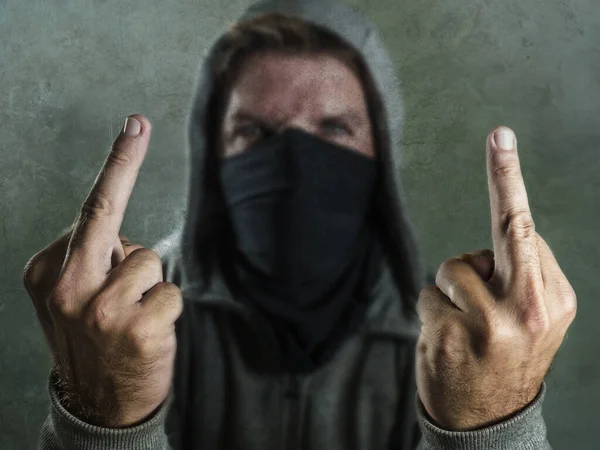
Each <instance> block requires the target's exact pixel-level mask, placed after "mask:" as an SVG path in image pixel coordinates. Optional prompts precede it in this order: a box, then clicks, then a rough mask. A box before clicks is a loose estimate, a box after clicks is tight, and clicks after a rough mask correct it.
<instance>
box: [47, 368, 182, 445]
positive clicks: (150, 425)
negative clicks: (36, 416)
mask: <svg viewBox="0 0 600 450" xmlns="http://www.w3.org/2000/svg"><path fill="white" fill-rule="evenodd" d="M48 390H49V393H50V403H51V410H50V414H49V415H48V417H47V418H46V421H45V422H44V424H43V425H42V431H41V435H40V439H39V443H38V444H39V445H38V448H39V449H40V450H75V449H77V450H106V449H113V448H114V449H116V448H126V449H128V450H138V449H139V450H176V449H173V448H172V447H171V446H170V444H169V443H168V441H167V436H166V433H165V426H164V425H165V421H166V416H167V412H168V411H169V409H170V407H171V404H172V400H173V397H172V394H171V395H169V397H168V398H167V400H166V401H165V402H164V403H163V405H162V406H161V408H160V409H159V410H158V411H157V412H156V413H155V415H154V416H153V417H151V418H150V419H149V420H148V421H146V422H144V423H143V424H141V425H138V426H135V427H131V428H119V429H113V428H102V427H98V426H95V425H90V424H88V423H85V422H83V421H82V420H80V419H78V418H77V417H75V416H74V415H72V414H70V413H69V412H68V411H67V410H66V409H65V408H64V407H63V406H62V404H61V403H60V401H59V399H58V392H57V390H56V380H55V379H54V375H53V373H52V372H51V374H50V377H49V382H48Z"/></svg>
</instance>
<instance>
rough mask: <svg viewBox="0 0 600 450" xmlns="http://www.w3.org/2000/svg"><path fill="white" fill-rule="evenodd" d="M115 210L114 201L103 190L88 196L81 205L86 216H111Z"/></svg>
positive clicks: (82, 212) (82, 213) (83, 214)
mask: <svg viewBox="0 0 600 450" xmlns="http://www.w3.org/2000/svg"><path fill="white" fill-rule="evenodd" d="M114 210H115V205H114V203H113V201H112V200H111V199H110V198H109V197H107V196H106V195H104V194H102V193H101V192H95V193H94V194H92V195H90V196H88V198H87V199H86V200H85V202H84V203H83V205H82V207H81V215H82V216H83V217H84V218H85V219H88V218H97V217H98V218H101V217H106V216H110V215H111V214H112V213H113V211H114Z"/></svg>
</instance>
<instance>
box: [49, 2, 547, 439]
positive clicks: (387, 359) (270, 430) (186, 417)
mask: <svg viewBox="0 0 600 450" xmlns="http://www.w3.org/2000/svg"><path fill="white" fill-rule="evenodd" d="M267 11H279V12H285V13H292V14H295V15H297V16H300V17H302V18H304V19H308V20H311V21H313V22H316V23H318V24H320V25H324V26H326V27H328V28H329V29H331V30H332V31H334V32H337V33H338V34H340V35H341V36H342V37H344V38H345V39H346V40H347V41H349V42H350V43H351V44H353V45H354V46H355V47H356V48H357V49H358V50H359V51H360V52H361V53H362V55H363V57H364V59H365V61H366V63H367V64H368V65H369V67H370V70H371V72H372V74H373V76H374V78H375V82H376V84H377V88H378V90H379V92H380V94H381V98H382V101H383V104H384V106H385V114H383V115H382V117H381V118H380V120H385V121H386V123H387V131H381V130H385V128H386V127H377V128H378V129H379V130H380V131H379V132H380V133H383V135H382V137H383V140H382V142H384V144H383V145H382V147H383V148H382V149H378V151H379V154H380V157H381V162H382V166H381V167H382V169H383V170H382V174H381V176H383V177H384V180H385V182H384V184H385V186H386V188H385V189H386V195H387V198H388V201H389V204H388V205H387V209H388V215H387V217H388V218H389V222H390V223H389V224H387V226H388V233H387V236H386V237H382V238H381V239H382V242H383V244H384V248H385V249H386V252H387V254H386V260H385V263H384V266H383V271H382V275H381V277H380V279H379V281H378V282H377V283H376V286H375V287H374V289H373V292H372V295H373V300H372V302H371V306H370V309H369V311H368V314H367V317H366V318H365V321H364V324H363V326H362V327H361V328H360V330H359V331H358V332H356V333H355V334H354V335H352V336H351V337H350V338H348V339H347V340H346V341H345V342H344V343H343V344H342V345H341V347H340V348H339V349H338V351H337V353H336V355H335V356H334V357H333V359H332V360H331V361H330V362H328V363H326V364H325V365H324V366H322V367H320V368H318V369H316V370H315V371H313V372H311V373H308V374H304V375H295V376H291V375H288V374H282V373H269V372H266V371H264V370H260V367H261V364H262V362H261V361H262V359H263V358H264V354H263V353H264V352H262V348H261V345H262V343H261V342H260V340H259V339H257V337H256V336H257V335H256V333H254V332H253V326H255V324H256V320H255V318H254V317H253V315H252V313H251V312H249V311H248V310H247V309H246V308H244V307H243V305H242V304H241V303H239V302H237V301H235V299H234V298H233V297H232V295H231V293H230V291H229V289H228V287H227V285H226V283H225V282H224V281H223V277H222V275H221V274H220V273H219V272H218V271H217V272H215V273H214V274H213V275H212V278H211V283H204V282H203V281H202V277H200V276H199V273H200V267H199V263H198V255H197V254H196V248H197V246H196V245H195V242H196V239H197V238H196V235H197V233H196V229H197V226H198V223H199V222H198V219H199V217H198V216H199V214H198V210H199V205H200V204H201V203H202V199H203V196H205V195H209V194H207V193H206V192H204V190H203V184H202V180H201V177H200V176H199V174H202V173H203V172H202V169H203V164H204V156H205V153H206V152H205V145H204V142H205V139H204V136H205V134H204V130H203V129H202V127H201V126H200V124H201V123H202V116H203V114H204V113H205V110H206V107H207V102H208V99H209V93H210V91H211V86H212V81H211V79H210V76H209V75H208V68H207V61H208V60H209V59H210V57H211V55H212V54H213V53H214V51H215V46H214V45H213V47H212V49H211V51H210V52H209V54H208V55H207V59H206V60H205V61H203V62H202V64H201V65H200V68H199V76H198V78H197V86H196V94H195V97H194V101H193V108H192V112H191V114H190V118H189V124H188V128H189V147H188V152H189V153H188V157H189V167H188V169H189V170H188V183H187V185H188V207H187V212H186V214H185V221H184V223H183V225H182V226H181V228H180V229H178V230H176V231H175V232H174V233H173V234H172V235H170V236H169V237H167V238H165V239H164V240H162V241H161V242H160V243H158V244H157V245H156V246H155V247H154V250H155V251H156V252H157V253H158V254H159V255H160V256H161V258H162V261H163V271H164V279H165V281H169V282H173V283H175V284H177V285H178V286H179V287H180V289H181V291H182V293H183V298H184V311H183V313H182V314H181V316H180V318H179V319H178V321H177V323H176V333H177V343H178V346H177V357H176V361H175V375H174V381H173V387H172V389H171V393H170V395H169V397H168V399H167V401H166V402H165V403H164V404H163V406H162V408H161V409H160V410H159V411H158V412H157V413H156V414H155V415H154V416H153V417H152V418H150V419H149V420H148V421H147V422H145V423H144V424H141V425H138V426H135V427H131V428H126V429H106V428H101V427H97V426H92V425H89V424H86V423H84V422H82V421H81V420H79V419H77V418H76V417H74V416H72V415H71V414H69V413H68V412H67V411H66V410H65V409H64V408H63V407H62V405H61V404H60V402H59V400H58V397H57V392H56V388H55V386H54V382H55V381H56V380H54V379H53V378H52V375H51V376H50V377H49V382H48V389H49V396H50V402H51V411H50V414H49V416H48V418H47V420H46V421H45V422H44V425H43V428H42V432H41V436H40V448H41V449H43V450H58V449H62V450H67V449H69V450H71V449H73V450H74V449H78V450H99V449H132V450H137V449H139V450H142V449H144V450H166V449H172V450H184V449H186V450H187V449H198V450H217V449H219V450H221V449H222V450H259V449H260V450H284V449H286V450H287V449H290V450H383V449H396V450H400V449H415V448H417V449H420V450H429V449H457V450H458V449H462V450H470V449H473V450H475V449H478V450H479V449H481V450H483V449H486V450H500V449H506V450H508V449H511V450H517V449H529V450H537V449H550V448H551V447H550V445H549V444H548V442H547V440H546V427H545V424H544V420H543V418H542V402H543V399H544V395H545V392H546V385H545V384H543V385H542V388H541V390H540V392H539V394H538V396H537V397H536V398H535V400H534V401H533V402H532V403H531V404H530V405H529V406H528V407H527V408H526V409H525V410H523V411H522V412H520V413H519V414H518V415H516V416H514V417H512V418H510V419H509V420H506V421H504V422H502V423H499V424H496V425H494V426H492V427H489V428H484V429H480V430H477V431H469V432H449V431H445V430H442V429H440V428H438V427H436V426H435V425H434V424H433V423H431V422H430V421H429V420H428V417H427V414H426V412H425V410H424V409H423V405H422V403H421V402H420V400H419V397H418V394H417V392H416V381H415V350H416V342H417V339H418V336H419V333H420V324H419V321H418V318H417V317H416V315H415V313H414V311H415V309H414V305H415V302H416V298H417V296H418V292H419V290H420V289H421V288H422V287H424V286H425V277H424V275H423V264H422V262H421V259H420V256H419V253H418V251H417V245H416V243H415V239H414V236H413V232H412V229H411V224H410V221H409V220H408V218H407V217H406V215H405V208H404V206H403V205H404V195H403V191H402V186H401V180H400V170H401V145H400V143H401V139H402V127H403V123H404V109H403V104H402V97H401V91H400V85H399V82H398V80H397V78H396V76H395V69H394V66H393V64H392V62H391V60H390V57H389V55H388V53H387V52H386V50H385V49H384V47H383V45H382V42H381V40H380V38H379V36H378V34H377V31H376V29H375V27H374V25H373V24H372V23H371V22H370V21H369V20H368V19H367V18H365V17H364V16H363V15H362V14H361V13H359V12H358V11H356V10H354V9H351V8H349V7H347V6H344V5H342V4H339V3H335V2H333V1H325V0H314V1H311V0H309V1H276V0H275V1H274V0H271V1H266V2H261V3H258V4H256V5H254V6H252V7H250V8H249V9H248V10H247V11H246V12H245V14H244V15H243V18H247V17H251V16H253V15H255V14H258V13H261V12H267ZM429 281H430V283H431V276H430V277H429Z"/></svg>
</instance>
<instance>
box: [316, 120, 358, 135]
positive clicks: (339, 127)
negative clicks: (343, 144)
mask: <svg viewBox="0 0 600 450" xmlns="http://www.w3.org/2000/svg"><path fill="white" fill-rule="evenodd" d="M321 128H322V129H323V130H324V131H325V132H326V133H330V134H335V135H339V134H346V135H347V134H352V132H351V130H350V127H348V125H346V124H345V123H344V122H342V121H339V120H328V121H325V122H323V124H322V125H321Z"/></svg>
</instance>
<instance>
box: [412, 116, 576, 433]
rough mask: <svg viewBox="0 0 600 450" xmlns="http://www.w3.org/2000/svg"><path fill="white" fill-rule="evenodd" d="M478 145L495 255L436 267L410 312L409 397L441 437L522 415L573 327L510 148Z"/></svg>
mask: <svg viewBox="0 0 600 450" xmlns="http://www.w3.org/2000/svg"><path fill="white" fill-rule="evenodd" d="M494 131H495V132H498V131H500V132H505V133H507V135H506V137H508V139H507V140H506V145H503V146H502V147H503V148H501V146H500V145H498V144H497V140H496V139H497V138H496V139H495V137H494V132H492V133H490V135H489V136H488V139H487V169H488V186H489V192H490V206H491V215H492V236H493V243H494V251H493V252H492V251H491V250H481V251H477V252H472V253H467V254H462V255H459V256H457V257H456V258H452V259H450V260H448V261H446V262H444V263H443V264H442V265H441V266H440V268H439V270H438V272H437V275H436V280H435V284H436V286H432V287H428V288H426V289H424V290H423V291H421V294H420V295H419V300H418V302H417V312H418V315H419V318H420V320H421V324H422V326H421V335H420V337H419V340H418V343H417V363H416V364H417V369H416V371H417V373H416V375H417V389H418V392H419V398H420V400H421V402H422V403H423V406H424V407H425V410H426V411H427V413H428V414H429V416H430V417H431V419H433V422H434V423H436V425H438V426H439V427H441V428H444V429H447V430H451V431H468V430H474V429H477V428H482V427H488V426H491V425H493V424H494V423H497V422H501V421H504V420H506V419H508V418H509V417H511V416H512V415H514V414H515V413H518V412H519V411H520V410H522V409H524V408H525V407H526V406H527V405H528V404H529V403H531V402H532V401H533V400H534V399H535V397H536V395H537V394H538V392H539V390H540V388H541V385H542V381H543V379H544V377H545V375H546V373H547V371H548V368H549V367H550V364H551V363H552V360H553V359H554V356H555V355H556V352H557V351H558V349H559V347H560V345H561V343H562V341H563V338H564V336H565V334H566V332H567V329H568V328H569V326H570V324H571V323H572V321H573V320H574V318H575V314H576V310H577V298H576V295H575V292H574V291H573V288H572V287H571V285H570V284H569V282H568V280H567V279H566V277H565V275H564V274H563V272H562V271H561V269H560V267H559V265H558V263H557V261H556V259H555V258H554V255H553V254H552V251H551V250H550V248H549V247H548V245H547V244H546V242H545V241H544V239H542V237H541V236H540V235H539V234H538V233H537V232H536V231H535V225H534V222H533V219H532V216H531V211H530V208H529V204H528V199H527V192H526V190H525V185H524V182H523V177H522V175H521V170H520V165H519V159H518V155H517V149H516V140H515V139H514V135H513V133H512V131H511V130H510V129H508V128H506V127H500V128H498V129H496V130H494Z"/></svg>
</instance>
